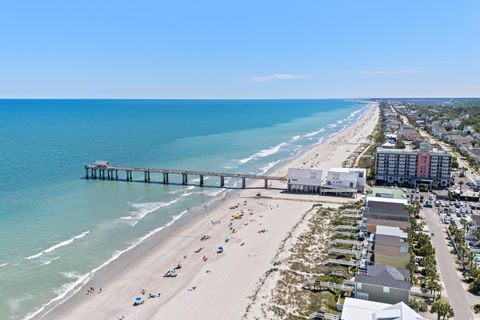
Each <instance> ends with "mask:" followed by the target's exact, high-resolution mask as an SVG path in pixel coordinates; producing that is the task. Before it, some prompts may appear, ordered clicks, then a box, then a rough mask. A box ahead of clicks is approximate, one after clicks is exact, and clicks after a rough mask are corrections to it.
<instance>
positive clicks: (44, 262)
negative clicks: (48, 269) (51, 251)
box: [42, 256, 60, 266]
mask: <svg viewBox="0 0 480 320" xmlns="http://www.w3.org/2000/svg"><path fill="white" fill-rule="evenodd" d="M58 259H60V257H59V256H57V257H54V258H53V259H50V260H45V261H43V262H42V266H47V265H49V264H50V263H52V262H53V261H55V260H58Z"/></svg>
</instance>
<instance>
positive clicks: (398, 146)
mask: <svg viewBox="0 0 480 320" xmlns="http://www.w3.org/2000/svg"><path fill="white" fill-rule="evenodd" d="M405 147H406V146H405V142H403V141H402V140H400V139H399V140H397V143H396V144H395V148H396V149H405Z"/></svg>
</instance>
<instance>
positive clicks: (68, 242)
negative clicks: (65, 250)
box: [25, 230, 90, 260]
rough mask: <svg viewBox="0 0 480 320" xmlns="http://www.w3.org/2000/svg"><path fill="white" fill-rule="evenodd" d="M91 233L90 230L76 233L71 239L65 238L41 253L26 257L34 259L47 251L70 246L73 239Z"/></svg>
mask: <svg viewBox="0 0 480 320" xmlns="http://www.w3.org/2000/svg"><path fill="white" fill-rule="evenodd" d="M89 233H90V230H88V231H85V232H82V233H80V234H79V235H76V236H75V237H73V238H70V239H68V240H65V241H62V242H59V243H57V244H56V245H53V246H51V247H50V248H48V249H45V250H43V251H42V252H39V253H37V254H34V255H32V256H29V257H25V259H27V260H32V259H35V258H38V257H40V256H42V255H44V254H46V253H49V252H52V251H55V250H57V249H58V248H61V247H65V246H68V245H69V244H71V243H72V242H73V241H75V240H78V239H81V238H83V237H85V236H86V235H87V234H89Z"/></svg>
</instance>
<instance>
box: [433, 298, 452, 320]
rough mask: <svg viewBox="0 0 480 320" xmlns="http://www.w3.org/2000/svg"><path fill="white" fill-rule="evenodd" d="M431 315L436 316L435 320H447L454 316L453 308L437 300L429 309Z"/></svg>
mask: <svg viewBox="0 0 480 320" xmlns="http://www.w3.org/2000/svg"><path fill="white" fill-rule="evenodd" d="M430 311H431V312H432V313H436V314H437V320H441V319H443V320H444V319H449V318H452V317H453V316H454V313H453V308H452V307H451V306H450V304H448V302H446V301H444V300H437V301H435V302H434V303H433V304H432V307H431V308H430Z"/></svg>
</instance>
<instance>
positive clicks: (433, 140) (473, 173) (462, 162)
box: [397, 112, 478, 182]
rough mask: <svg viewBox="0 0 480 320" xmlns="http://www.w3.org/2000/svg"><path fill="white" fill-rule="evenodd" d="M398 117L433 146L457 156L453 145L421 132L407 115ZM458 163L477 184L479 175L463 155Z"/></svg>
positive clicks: (458, 157) (458, 158)
mask: <svg viewBox="0 0 480 320" xmlns="http://www.w3.org/2000/svg"><path fill="white" fill-rule="evenodd" d="M397 115H399V116H400V120H402V122H403V123H404V124H408V125H410V126H412V127H413V128H415V130H417V132H418V133H419V134H420V135H421V136H422V137H424V138H427V139H428V140H429V142H430V143H431V144H438V145H440V146H441V147H442V149H443V150H447V151H450V152H451V153H452V154H455V152H454V151H453V148H452V146H451V145H449V144H448V143H446V142H444V141H441V140H438V139H437V138H435V137H434V136H432V135H431V134H430V133H428V132H426V131H425V130H421V129H419V128H416V127H415V126H413V125H412V124H411V123H410V120H408V118H407V117H406V116H405V115H403V114H399V113H398V112H397ZM457 161H458V165H459V167H464V168H467V170H466V172H465V176H466V177H467V178H468V179H470V181H471V182H476V179H477V176H478V173H477V172H476V171H475V170H473V169H472V168H471V167H470V166H469V164H468V163H467V162H466V161H465V160H463V156H462V155H458V156H457Z"/></svg>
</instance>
